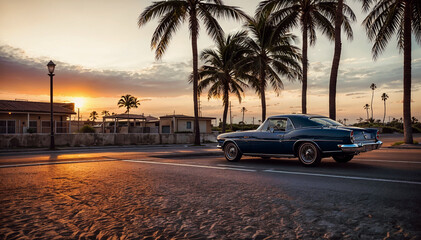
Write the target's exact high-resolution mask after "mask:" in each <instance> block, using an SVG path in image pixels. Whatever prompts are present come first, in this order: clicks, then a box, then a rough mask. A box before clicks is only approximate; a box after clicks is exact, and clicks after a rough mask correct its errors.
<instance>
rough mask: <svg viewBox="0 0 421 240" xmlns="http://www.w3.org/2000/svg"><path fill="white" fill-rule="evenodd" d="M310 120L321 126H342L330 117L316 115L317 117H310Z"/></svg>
mask: <svg viewBox="0 0 421 240" xmlns="http://www.w3.org/2000/svg"><path fill="white" fill-rule="evenodd" d="M310 120H311V121H313V122H316V123H318V124H320V125H323V126H343V125H342V124H341V123H338V122H337V121H335V120H333V119H330V118H320V117H318V118H310Z"/></svg>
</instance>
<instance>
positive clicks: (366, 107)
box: [364, 103, 370, 121]
mask: <svg viewBox="0 0 421 240" xmlns="http://www.w3.org/2000/svg"><path fill="white" fill-rule="evenodd" d="M364 109H365V110H366V111H367V121H368V119H369V116H368V109H370V105H369V104H368V103H366V104H365V105H364Z"/></svg>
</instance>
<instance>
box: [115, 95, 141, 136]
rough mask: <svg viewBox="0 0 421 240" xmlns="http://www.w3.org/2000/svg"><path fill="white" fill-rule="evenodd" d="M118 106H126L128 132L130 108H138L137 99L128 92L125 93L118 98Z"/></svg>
mask: <svg viewBox="0 0 421 240" xmlns="http://www.w3.org/2000/svg"><path fill="white" fill-rule="evenodd" d="M117 105H118V107H119V108H121V107H124V108H126V113H127V128H128V129H127V132H128V133H130V109H131V108H138V107H139V105H140V102H139V100H138V99H137V98H136V97H134V96H132V95H130V94H126V95H123V96H121V98H120V100H118V103H117Z"/></svg>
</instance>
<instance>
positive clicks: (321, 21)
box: [256, 0, 353, 114]
mask: <svg viewBox="0 0 421 240" xmlns="http://www.w3.org/2000/svg"><path fill="white" fill-rule="evenodd" d="M336 6H337V3H336V2H334V1H325V0H264V1H262V2H260V4H259V6H258V7H257V10H256V12H258V13H260V14H262V13H265V12H272V15H271V21H273V22H274V23H275V24H276V25H277V26H278V27H279V28H283V29H290V28H293V27H298V25H300V26H301V31H302V34H303V47H302V56H303V57H302V66H303V79H302V80H303V86H302V96H301V97H302V103H301V105H302V106H301V107H302V110H301V111H302V113H304V114H305V113H307V69H308V57H307V49H308V39H309V38H310V45H314V44H315V43H316V39H317V36H316V29H319V30H321V32H322V33H323V34H325V35H326V36H327V37H328V38H329V39H331V40H333V39H334V36H335V35H334V33H335V31H334V28H333V26H332V22H333V19H334V18H335V14H336V10H335V9H337V7H336ZM343 9H344V14H345V16H346V17H344V18H343V21H344V26H345V30H346V32H347V33H348V32H349V31H350V30H351V28H350V27H346V26H349V23H348V18H349V17H350V18H351V19H352V18H353V17H352V15H350V13H352V11H351V10H350V8H349V7H348V6H347V5H346V4H344V5H343ZM348 15H349V17H348Z"/></svg>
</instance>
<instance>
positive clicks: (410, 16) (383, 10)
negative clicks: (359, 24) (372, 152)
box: [363, 0, 421, 144]
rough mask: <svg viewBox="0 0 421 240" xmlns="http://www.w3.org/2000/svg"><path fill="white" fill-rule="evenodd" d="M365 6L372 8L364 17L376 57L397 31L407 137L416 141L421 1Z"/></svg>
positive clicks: (387, 1) (371, 0) (381, 0)
mask: <svg viewBox="0 0 421 240" xmlns="http://www.w3.org/2000/svg"><path fill="white" fill-rule="evenodd" d="M364 1H365V2H366V4H365V6H364V8H363V9H364V10H366V11H368V10H369V9H370V7H371V5H372V4H374V6H373V7H372V9H371V12H370V13H369V14H368V16H367V17H366V18H365V19H364V22H363V24H364V26H365V28H366V31H367V35H368V38H369V39H370V40H371V41H372V42H374V44H373V47H372V49H371V52H372V55H373V58H374V59H377V58H378V57H379V55H380V54H381V53H382V52H383V51H384V49H385V48H386V46H387V43H388V42H389V40H390V39H391V38H392V36H393V35H395V34H396V36H397V39H398V48H399V50H400V51H403V55H404V56H403V118H404V141H405V143H407V144H412V143H413V137H412V126H411V31H412V32H413V34H414V35H415V41H416V42H417V43H418V44H421V1H419V0H377V1H374V0H364Z"/></svg>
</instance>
